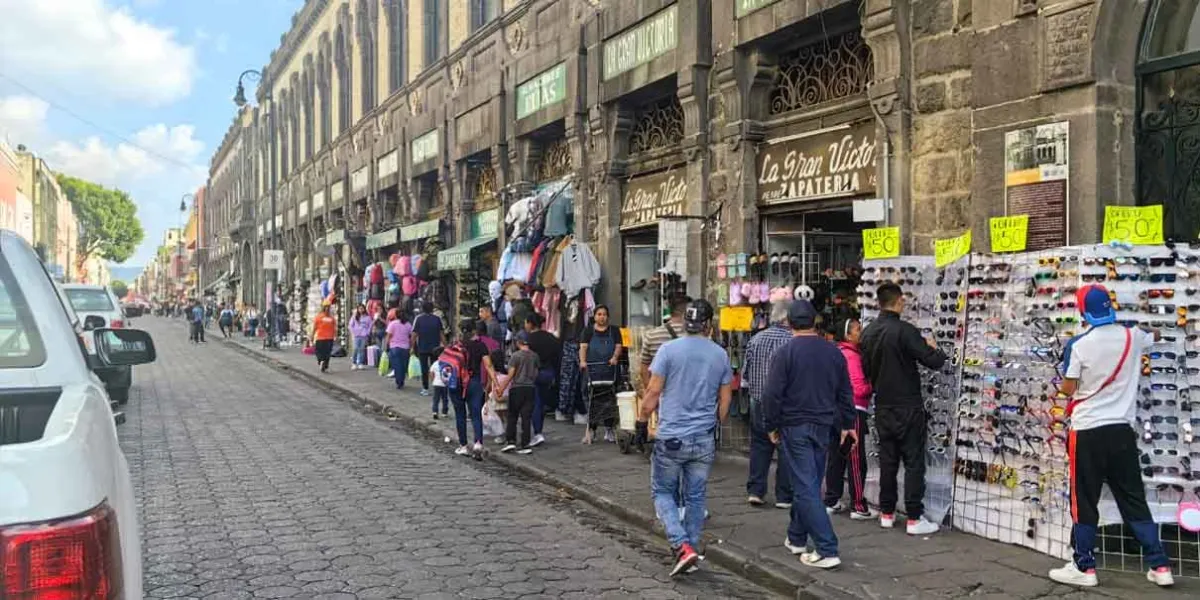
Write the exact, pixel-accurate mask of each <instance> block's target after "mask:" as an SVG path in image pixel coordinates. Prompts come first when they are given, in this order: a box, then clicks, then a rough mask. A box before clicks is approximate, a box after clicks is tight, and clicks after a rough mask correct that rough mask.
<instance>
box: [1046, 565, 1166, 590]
mask: <svg viewBox="0 0 1200 600" xmlns="http://www.w3.org/2000/svg"><path fill="white" fill-rule="evenodd" d="M1147 577H1149V574H1147ZM1050 579H1053V580H1054V581H1057V582H1059V583H1065V584H1067V585H1077V586H1081V587H1096V586H1097V585H1098V584H1099V583H1100V581H1099V580H1098V579H1096V570H1095V569H1088V570H1087V572H1084V571H1080V570H1079V567H1077V566H1075V561H1071V562H1069V563H1067V564H1066V565H1065V566H1063V568H1061V569H1050Z"/></svg>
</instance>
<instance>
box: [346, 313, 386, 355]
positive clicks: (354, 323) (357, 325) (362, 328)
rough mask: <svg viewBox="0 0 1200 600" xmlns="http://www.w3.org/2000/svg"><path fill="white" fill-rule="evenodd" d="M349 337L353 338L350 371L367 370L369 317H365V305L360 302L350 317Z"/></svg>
mask: <svg viewBox="0 0 1200 600" xmlns="http://www.w3.org/2000/svg"><path fill="white" fill-rule="evenodd" d="M350 336H351V337H353V338H354V359H353V360H352V361H351V365H352V366H351V367H350V369H351V370H353V371H360V370H362V369H365V368H367V346H369V345H370V339H371V317H370V316H369V315H367V305H366V304H362V303H361V302H360V303H359V304H358V306H356V307H354V316H352V317H350ZM389 360H390V358H389Z"/></svg>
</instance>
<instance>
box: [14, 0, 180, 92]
mask: <svg viewBox="0 0 1200 600" xmlns="http://www.w3.org/2000/svg"><path fill="white" fill-rule="evenodd" d="M0 15H3V16H2V17H0V56H4V60H5V62H6V63H10V64H13V65H20V67H21V68H22V69H23V70H25V71H27V72H31V73H37V74H38V75H39V76H48V77H51V78H54V79H57V80H58V81H70V82H71V83H72V84H73V86H77V87H83V86H85V85H86V86H90V87H91V89H93V90H95V93H97V94H102V95H107V96H111V97H113V98H117V99H121V100H129V101H134V102H140V103H144V104H147V105H160V104H165V103H168V102H172V101H174V100H178V99H180V98H183V97H185V96H187V95H188V94H189V93H190V92H191V90H192V83H193V81H194V79H195V77H196V71H197V62H196V56H195V50H194V49H193V48H192V47H190V46H188V45H185V44H183V43H182V42H181V41H180V40H179V39H178V37H177V35H176V32H175V31H174V30H171V29H167V28H163V27H158V26H156V25H154V24H152V23H149V22H147V21H144V20H140V19H138V18H137V17H135V16H134V15H133V13H132V12H131V11H130V10H129V9H128V8H123V7H116V6H113V5H111V4H110V3H109V1H108V0H37V1H32V2H31V1H30V0H0Z"/></svg>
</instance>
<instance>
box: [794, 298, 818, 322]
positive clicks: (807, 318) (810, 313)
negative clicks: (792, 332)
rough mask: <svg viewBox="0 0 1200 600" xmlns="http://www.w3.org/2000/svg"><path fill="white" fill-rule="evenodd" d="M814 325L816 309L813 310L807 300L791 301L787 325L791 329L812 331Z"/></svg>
mask: <svg viewBox="0 0 1200 600" xmlns="http://www.w3.org/2000/svg"><path fill="white" fill-rule="evenodd" d="M816 323H817V309H815V308H813V305H812V302H809V301H808V299H807V298H801V299H799V300H793V301H792V306H791V307H789V308H788V325H791V326H792V329H812V327H813V325H816Z"/></svg>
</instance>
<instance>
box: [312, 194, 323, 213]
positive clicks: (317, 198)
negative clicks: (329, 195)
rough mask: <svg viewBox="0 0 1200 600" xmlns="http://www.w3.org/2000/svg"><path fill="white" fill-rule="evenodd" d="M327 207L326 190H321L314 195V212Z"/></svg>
mask: <svg viewBox="0 0 1200 600" xmlns="http://www.w3.org/2000/svg"><path fill="white" fill-rule="evenodd" d="M323 208H325V190H321V191H319V192H317V193H315V194H313V197H312V210H313V212H314V213H317V212H321V209H323Z"/></svg>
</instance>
